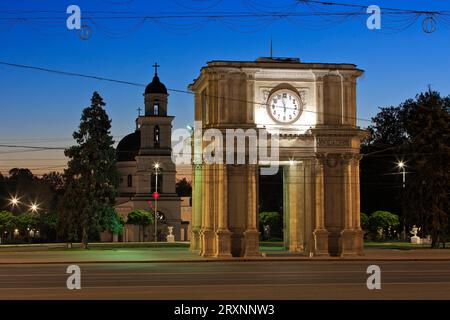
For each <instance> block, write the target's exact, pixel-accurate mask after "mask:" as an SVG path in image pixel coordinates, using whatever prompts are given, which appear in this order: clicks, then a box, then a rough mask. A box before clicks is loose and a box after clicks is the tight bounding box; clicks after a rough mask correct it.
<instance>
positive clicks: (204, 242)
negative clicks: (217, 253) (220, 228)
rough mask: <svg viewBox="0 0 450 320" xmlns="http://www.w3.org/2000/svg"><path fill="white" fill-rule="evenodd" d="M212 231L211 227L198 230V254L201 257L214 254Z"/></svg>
mask: <svg viewBox="0 0 450 320" xmlns="http://www.w3.org/2000/svg"><path fill="white" fill-rule="evenodd" d="M214 236H215V234H214V231H213V230H212V229H203V230H201V231H200V242H201V247H200V255H201V256H203V257H212V256H214Z"/></svg>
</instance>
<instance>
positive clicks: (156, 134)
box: [153, 125, 161, 148]
mask: <svg viewBox="0 0 450 320" xmlns="http://www.w3.org/2000/svg"><path fill="white" fill-rule="evenodd" d="M160 143H161V131H160V130H159V126H158V125H156V126H155V128H154V129H153V145H154V146H155V148H159V146H160Z"/></svg>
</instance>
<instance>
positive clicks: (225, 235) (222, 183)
mask: <svg viewBox="0 0 450 320" xmlns="http://www.w3.org/2000/svg"><path fill="white" fill-rule="evenodd" d="M216 179H217V181H216V186H217V192H216V199H217V215H218V229H217V232H216V246H215V247H216V253H215V257H220V258H224V257H231V232H230V230H229V229H228V173H227V165H225V164H219V165H217V172H216Z"/></svg>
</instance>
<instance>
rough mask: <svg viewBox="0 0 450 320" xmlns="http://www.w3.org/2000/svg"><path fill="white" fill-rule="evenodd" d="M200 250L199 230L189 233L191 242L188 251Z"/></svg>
mask: <svg viewBox="0 0 450 320" xmlns="http://www.w3.org/2000/svg"><path fill="white" fill-rule="evenodd" d="M199 250H200V230H198V229H197V230H192V231H191V240H190V241H189V251H194V252H195V251H199Z"/></svg>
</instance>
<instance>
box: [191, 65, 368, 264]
mask: <svg viewBox="0 0 450 320" xmlns="http://www.w3.org/2000/svg"><path fill="white" fill-rule="evenodd" d="M362 73H363V72H362V71H361V70H359V69H357V68H356V66H355V65H353V64H325V63H302V62H300V61H299V60H298V59H276V58H275V59H273V58H260V59H258V60H256V61H254V62H239V61H213V62H209V63H208V64H207V65H206V66H205V67H203V68H202V70H201V73H200V75H199V76H198V78H197V79H196V80H195V81H194V82H193V83H192V84H191V85H190V86H189V88H190V90H191V91H193V92H194V93H195V120H196V121H201V127H202V128H201V130H202V132H204V131H205V130H206V129H210V128H215V129H218V130H220V131H222V132H224V131H225V130H226V129H238V128H240V129H244V130H245V129H249V128H254V129H260V128H264V129H265V130H267V132H268V133H269V134H271V133H273V134H275V132H276V133H277V134H279V159H278V160H277V163H278V164H279V166H280V170H283V191H284V192H283V193H284V201H283V202H284V205H283V207H284V211H285V212H284V223H285V226H284V234H285V236H284V238H285V245H286V248H287V249H288V250H289V251H292V252H301V253H304V254H306V255H310V254H314V255H338V256H345V255H360V254H363V233H362V230H361V227H360V221H359V216H360V212H359V210H360V209H359V207H360V204H359V159H360V156H359V149H360V141H361V139H362V138H363V137H364V135H365V132H364V131H363V130H361V129H360V128H359V127H358V126H357V125H356V79H357V78H358V77H359V76H361V75H362ZM281 90H285V91H286V90H287V92H291V93H292V96H293V97H295V99H297V100H298V104H299V105H300V107H301V108H300V109H301V114H300V116H298V118H294V121H293V122H291V123H282V122H279V121H276V120H275V119H274V117H273V116H272V115H271V114H269V112H271V109H270V107H271V106H270V104H271V102H270V101H269V99H270V97H273V96H274V95H275V96H276V95H277V92H281ZM285 91H283V92H285ZM283 99H284V96H283ZM295 99H294V100H295ZM283 101H284V100H283ZM283 103H284V102H283ZM296 103H297V102H296ZM272 107H273V108H275V106H272ZM274 110H275V109H274ZM284 112H285V113H286V109H284ZM195 144H201V146H202V147H205V146H206V145H207V143H205V142H204V141H203V142H199V141H194V145H195ZM247 146H248V145H247ZM258 164H259V166H260V165H262V163H261V162H259V163H258ZM192 176H193V209H192V227H191V250H194V251H198V252H199V253H200V254H201V255H202V256H208V257H229V256H244V257H251V256H257V255H259V230H258V222H257V221H258V212H257V203H258V178H259V170H258V165H255V164H206V163H205V162H197V163H196V164H194V165H193V175H192Z"/></svg>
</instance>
